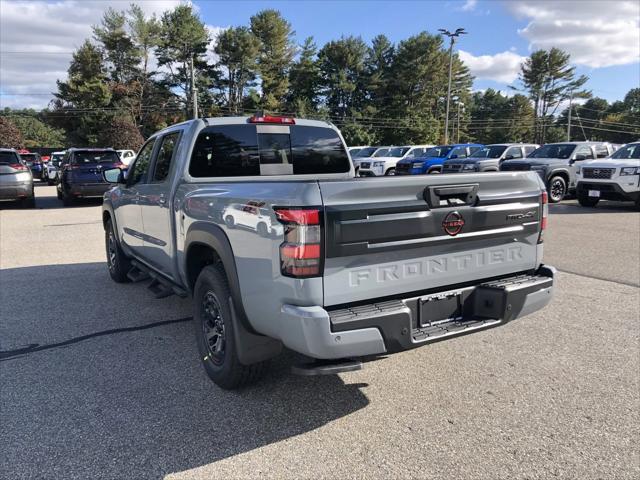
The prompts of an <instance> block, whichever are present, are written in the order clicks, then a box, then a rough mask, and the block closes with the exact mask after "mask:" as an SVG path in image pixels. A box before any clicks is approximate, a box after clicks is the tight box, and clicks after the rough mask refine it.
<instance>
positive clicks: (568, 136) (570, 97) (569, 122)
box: [567, 90, 573, 142]
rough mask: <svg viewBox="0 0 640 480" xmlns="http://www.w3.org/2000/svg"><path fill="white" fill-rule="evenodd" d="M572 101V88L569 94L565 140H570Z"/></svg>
mask: <svg viewBox="0 0 640 480" xmlns="http://www.w3.org/2000/svg"><path fill="white" fill-rule="evenodd" d="M572 102H573V90H571V93H570V94H569V115H568V117H567V142H570V141H571V108H572V107H571V103H572Z"/></svg>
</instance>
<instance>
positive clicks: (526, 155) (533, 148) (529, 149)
mask: <svg viewBox="0 0 640 480" xmlns="http://www.w3.org/2000/svg"><path fill="white" fill-rule="evenodd" d="M535 149H536V147H533V146H529V147H524V156H525V157H528V156H529V155H530V154H531V152H533V151H534V150H535Z"/></svg>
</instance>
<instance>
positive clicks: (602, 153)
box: [596, 145, 609, 158]
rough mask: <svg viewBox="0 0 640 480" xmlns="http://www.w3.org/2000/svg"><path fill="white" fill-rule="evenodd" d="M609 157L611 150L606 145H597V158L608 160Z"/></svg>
mask: <svg viewBox="0 0 640 480" xmlns="http://www.w3.org/2000/svg"><path fill="white" fill-rule="evenodd" d="M608 156H609V149H608V148H607V146H606V145H596V158H606V157H608Z"/></svg>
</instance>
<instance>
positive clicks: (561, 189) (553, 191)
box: [547, 176, 567, 203]
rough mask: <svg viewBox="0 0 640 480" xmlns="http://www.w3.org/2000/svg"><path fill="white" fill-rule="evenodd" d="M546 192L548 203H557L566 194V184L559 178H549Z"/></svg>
mask: <svg viewBox="0 0 640 480" xmlns="http://www.w3.org/2000/svg"><path fill="white" fill-rule="evenodd" d="M547 192H548V193H549V203H558V202H560V201H562V199H564V197H565V195H566V194H567V182H566V181H565V179H564V178H563V177H560V176H555V177H551V180H549V185H548V186H547Z"/></svg>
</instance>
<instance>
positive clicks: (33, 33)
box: [0, 0, 640, 108]
mask: <svg viewBox="0 0 640 480" xmlns="http://www.w3.org/2000/svg"><path fill="white" fill-rule="evenodd" d="M132 1H136V0H110V1H109V0H107V1H104V0H33V1H28V0H21V1H16V0H0V108H3V107H7V106H9V107H17V108H21V107H32V108H42V107H45V106H46V105H47V104H48V103H49V101H50V100H51V92H52V91H55V90H56V80H57V79H64V78H65V77H66V70H67V68H68V66H69V61H70V59H71V52H72V51H74V50H75V49H77V48H78V47H79V46H80V45H81V44H82V42H83V41H84V40H85V39H86V38H90V37H91V35H92V32H91V26H92V25H95V24H97V23H99V22H100V19H101V17H102V14H103V13H104V11H105V10H106V8H107V7H109V6H110V7H113V8H115V9H118V10H124V9H127V8H128V6H129V3H131V2H132ZM185 1H188V0H138V1H137V3H138V4H140V6H141V7H142V8H143V10H145V12H146V13H149V14H150V13H154V14H156V15H161V14H162V12H163V11H165V10H167V9H171V8H173V7H175V5H177V4H179V3H184V2H185ZM192 3H193V4H194V6H195V7H196V9H197V10H198V12H199V14H200V16H201V18H202V20H203V21H204V22H205V23H206V24H207V26H208V27H209V28H210V29H211V31H212V32H214V33H215V32H219V31H220V29H221V28H227V27H230V26H238V25H248V22H249V17H250V16H251V15H253V14H254V13H256V12H258V11H260V10H262V9H265V8H275V9H277V10H279V11H280V12H281V13H282V14H283V15H284V17H285V18H286V19H287V20H288V21H289V22H290V23H291V24H292V26H293V28H294V30H295V31H296V40H297V41H298V43H302V41H303V40H304V38H305V37H307V36H313V37H314V38H315V40H316V43H317V44H318V46H320V47H321V46H322V45H323V44H324V43H326V42H327V41H329V40H332V39H338V38H340V37H341V36H343V35H344V36H348V35H356V36H361V37H362V38H363V39H364V40H366V41H370V40H371V39H372V38H373V37H374V36H376V35H377V34H380V33H384V34H385V35H387V37H389V38H390V39H391V40H392V41H393V42H396V43H397V42H399V41H401V40H403V39H405V38H408V37H409V36H411V35H414V34H416V33H419V32H420V31H423V30H426V31H428V32H431V33H436V32H437V30H438V28H447V29H449V30H451V29H455V28H457V27H464V28H466V29H467V31H468V32H469V35H467V36H464V37H462V39H461V41H460V42H459V44H458V45H457V46H456V50H457V51H458V52H459V54H460V57H461V59H462V60H463V61H464V62H465V64H467V66H468V67H469V68H470V70H471V72H472V73H473V74H474V75H475V76H476V81H475V84H474V89H476V90H481V89H486V88H488V87H492V88H496V89H500V90H503V91H505V92H509V93H510V92H511V90H509V89H508V86H509V85H510V84H513V83H514V81H515V79H516V77H517V73H518V71H519V67H520V64H521V62H522V61H523V60H524V59H525V58H526V57H527V56H528V55H529V54H530V52H531V51H532V49H538V48H543V49H548V48H551V47H553V46H557V47H560V48H562V49H564V50H566V51H568V52H569V53H570V54H571V58H572V63H574V64H575V65H576V67H577V71H578V73H584V74H586V75H588V76H589V77H590V81H589V82H588V84H587V88H589V89H591V90H592V91H593V94H594V95H596V96H600V97H603V98H606V99H607V100H609V101H614V100H619V99H622V98H623V96H624V95H625V93H626V92H627V91H628V90H629V89H631V88H634V87H638V86H640V64H639V60H640V1H637V0H628V1H627V0H590V1H586V0H553V1H548V0H537V1H536V0H457V1H454V0H447V1H436V0H433V1H427V0H423V1H406V0H401V1H395V2H394V1H382V0H378V1H372V0H369V1H365V0H360V1H354V0H343V1H339V0H326V1H315V0H313V1H312V0H309V1H304V0H298V1H293V0H291V1H282V0H279V1H255V0H253V1H244V0H234V1H213V0H193V2H192ZM5 52H7V53H5ZM12 52H13V53H12Z"/></svg>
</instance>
